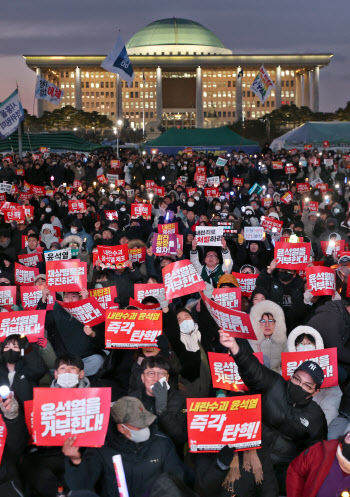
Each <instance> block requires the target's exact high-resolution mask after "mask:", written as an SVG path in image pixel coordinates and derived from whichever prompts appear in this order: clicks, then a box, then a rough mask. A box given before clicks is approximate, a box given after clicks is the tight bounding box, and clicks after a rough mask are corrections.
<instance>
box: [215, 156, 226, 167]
mask: <svg viewBox="0 0 350 497" xmlns="http://www.w3.org/2000/svg"><path fill="white" fill-rule="evenodd" d="M226 163H227V159H223V158H222V157H218V158H217V159H216V165H217V166H219V167H222V166H224V165H225V164H226Z"/></svg>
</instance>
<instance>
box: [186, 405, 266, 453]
mask: <svg viewBox="0 0 350 497" xmlns="http://www.w3.org/2000/svg"><path fill="white" fill-rule="evenodd" d="M186 402H187V428H188V441H189V446H190V452H218V451H219V450H220V449H222V447H224V446H225V445H233V446H234V447H235V448H236V449H237V450H243V449H251V448H254V447H259V446H260V445H261V396H260V395H245V396H239V397H229V398H225V397H218V398H204V399H187V401H186Z"/></svg>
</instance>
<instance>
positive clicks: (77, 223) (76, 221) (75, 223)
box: [71, 219, 83, 231]
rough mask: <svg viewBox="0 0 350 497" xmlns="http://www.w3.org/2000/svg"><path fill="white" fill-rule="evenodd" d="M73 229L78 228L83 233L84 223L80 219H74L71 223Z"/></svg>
mask: <svg viewBox="0 0 350 497" xmlns="http://www.w3.org/2000/svg"><path fill="white" fill-rule="evenodd" d="M72 226H73V228H78V231H83V223H82V222H81V221H80V219H74V221H72V223H71V227H72Z"/></svg>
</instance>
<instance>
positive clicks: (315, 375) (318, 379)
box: [294, 361, 324, 388]
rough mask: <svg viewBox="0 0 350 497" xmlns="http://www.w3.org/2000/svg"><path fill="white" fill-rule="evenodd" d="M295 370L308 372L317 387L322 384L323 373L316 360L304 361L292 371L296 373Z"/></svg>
mask: <svg viewBox="0 0 350 497" xmlns="http://www.w3.org/2000/svg"><path fill="white" fill-rule="evenodd" d="M297 371H305V372H306V373H309V375H310V376H311V378H312V379H313V380H314V382H315V383H316V386H317V387H318V388H319V387H320V386H321V385H322V383H323V380H324V374H323V371H322V368H321V367H320V366H319V365H318V364H317V363H316V362H314V361H305V362H303V363H302V364H300V366H299V367H298V368H297V369H296V370H295V371H294V373H296V372H297Z"/></svg>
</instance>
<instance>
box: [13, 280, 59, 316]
mask: <svg viewBox="0 0 350 497" xmlns="http://www.w3.org/2000/svg"><path fill="white" fill-rule="evenodd" d="M43 289H44V285H38V286H21V287H20V290H21V302H22V307H23V309H24V310H28V309H35V308H36V306H37V305H38V302H39V300H40V299H41V297H42V296H43ZM55 302H56V293H55V292H50V294H49V295H48V296H47V300H46V310H47V311H52V310H53V306H54V305H55Z"/></svg>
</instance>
